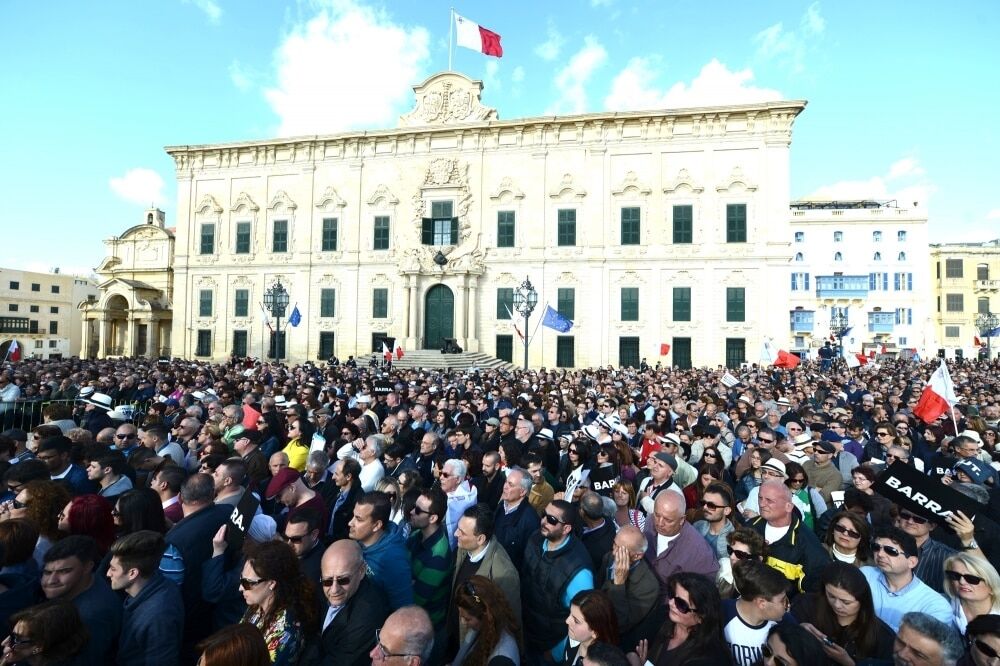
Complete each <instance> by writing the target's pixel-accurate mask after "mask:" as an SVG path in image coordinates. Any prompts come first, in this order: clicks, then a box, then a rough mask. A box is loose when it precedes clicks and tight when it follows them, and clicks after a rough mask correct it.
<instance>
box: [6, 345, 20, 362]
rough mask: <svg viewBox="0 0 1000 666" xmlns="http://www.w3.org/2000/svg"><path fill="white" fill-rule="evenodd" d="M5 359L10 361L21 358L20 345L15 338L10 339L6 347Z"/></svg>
mask: <svg viewBox="0 0 1000 666" xmlns="http://www.w3.org/2000/svg"><path fill="white" fill-rule="evenodd" d="M7 360H8V361H11V362H16V361H20V360H21V346H20V345H19V344H17V340H11V341H10V345H9V346H8V347H7Z"/></svg>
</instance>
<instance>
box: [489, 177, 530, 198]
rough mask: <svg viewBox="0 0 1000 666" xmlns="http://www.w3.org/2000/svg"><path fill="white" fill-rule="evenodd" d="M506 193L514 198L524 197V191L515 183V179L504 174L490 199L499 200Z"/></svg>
mask: <svg viewBox="0 0 1000 666" xmlns="http://www.w3.org/2000/svg"><path fill="white" fill-rule="evenodd" d="M505 194H509V195H510V196H511V197H512V198H514V199H517V200H521V199H523V198H524V192H522V191H521V190H520V188H518V186H517V185H515V184H514V180H513V179H512V178H511V177H510V176H504V177H503V178H502V179H501V180H500V184H499V185H498V186H497V189H495V190H494V191H493V194H491V195H490V199H492V200H493V201H499V200H500V199H501V198H503V195H505Z"/></svg>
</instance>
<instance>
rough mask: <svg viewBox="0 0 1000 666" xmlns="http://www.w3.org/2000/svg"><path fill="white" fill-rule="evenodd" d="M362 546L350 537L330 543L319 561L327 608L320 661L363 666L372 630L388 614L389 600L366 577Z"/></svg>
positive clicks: (371, 640)
mask: <svg viewBox="0 0 1000 666" xmlns="http://www.w3.org/2000/svg"><path fill="white" fill-rule="evenodd" d="M365 570H366V566H365V558H364V557H363V556H362V554H361V546H359V545H358V543H357V542H356V541H354V540H352V539H341V540H340V541H336V542H334V543H333V544H331V545H330V547H329V548H327V549H326V552H325V553H323V559H322V561H321V562H320V584H321V585H322V586H323V594H324V596H325V597H326V601H327V608H326V612H325V616H324V618H323V632H322V634H321V636H320V641H319V653H320V659H319V663H324V664H327V663H330V664H332V663H337V664H345V665H347V666H364V665H365V664H368V663H369V652H371V651H372V649H373V648H374V647H375V631H376V630H378V629H379V627H381V626H382V623H383V622H384V621H385V619H386V617H388V616H389V599H388V598H386V596H385V593H384V592H383V591H382V590H381V588H379V587H377V586H376V585H374V584H373V583H372V582H371V581H369V580H368V579H367V578H366V577H365Z"/></svg>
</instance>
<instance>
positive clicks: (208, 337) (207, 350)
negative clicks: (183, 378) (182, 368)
mask: <svg viewBox="0 0 1000 666" xmlns="http://www.w3.org/2000/svg"><path fill="white" fill-rule="evenodd" d="M194 355H195V356H211V355H212V331H211V329H208V328H200V329H198V343H197V345H195V349H194Z"/></svg>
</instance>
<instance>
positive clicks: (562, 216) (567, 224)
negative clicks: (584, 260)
mask: <svg viewBox="0 0 1000 666" xmlns="http://www.w3.org/2000/svg"><path fill="white" fill-rule="evenodd" d="M556 236H557V238H556V242H557V244H558V245H561V246H567V245H576V209H575V208H564V209H561V210H560V211H559V214H558V223H557V230H556Z"/></svg>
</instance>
